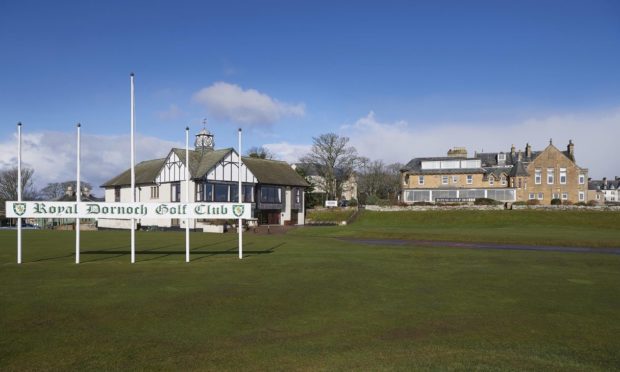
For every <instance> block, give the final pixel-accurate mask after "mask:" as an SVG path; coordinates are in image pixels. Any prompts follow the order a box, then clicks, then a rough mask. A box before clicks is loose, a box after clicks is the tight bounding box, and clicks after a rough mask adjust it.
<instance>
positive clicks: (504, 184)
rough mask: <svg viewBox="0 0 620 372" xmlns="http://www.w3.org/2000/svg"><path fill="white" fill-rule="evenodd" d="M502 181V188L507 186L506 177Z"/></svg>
mask: <svg viewBox="0 0 620 372" xmlns="http://www.w3.org/2000/svg"><path fill="white" fill-rule="evenodd" d="M500 180H501V181H502V186H506V176H502V178H500Z"/></svg>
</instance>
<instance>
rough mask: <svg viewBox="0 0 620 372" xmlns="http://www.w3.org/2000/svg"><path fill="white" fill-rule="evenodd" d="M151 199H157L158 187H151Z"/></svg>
mask: <svg viewBox="0 0 620 372" xmlns="http://www.w3.org/2000/svg"><path fill="white" fill-rule="evenodd" d="M151 199H159V186H151Z"/></svg>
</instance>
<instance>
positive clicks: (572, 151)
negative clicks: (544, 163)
mask: <svg viewBox="0 0 620 372" xmlns="http://www.w3.org/2000/svg"><path fill="white" fill-rule="evenodd" d="M566 150H568V155H570V157H571V159H574V158H575V144H574V143H573V140H568V146H566Z"/></svg>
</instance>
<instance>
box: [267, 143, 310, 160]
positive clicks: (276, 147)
mask: <svg viewBox="0 0 620 372" xmlns="http://www.w3.org/2000/svg"><path fill="white" fill-rule="evenodd" d="M263 147H265V148H266V149H268V150H269V151H271V152H272V153H273V154H274V155H275V158H276V159H279V160H283V161H286V162H289V163H296V162H297V161H298V160H299V158H300V157H302V156H304V155H306V154H307V153H308V152H310V149H311V148H312V146H311V145H294V144H290V143H288V142H281V143H268V144H266V145H263Z"/></svg>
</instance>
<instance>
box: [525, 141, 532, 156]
mask: <svg viewBox="0 0 620 372" xmlns="http://www.w3.org/2000/svg"><path fill="white" fill-rule="evenodd" d="M525 157H526V158H528V159H529V158H531V157H532V146H530V144H529V143H526V144H525Z"/></svg>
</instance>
